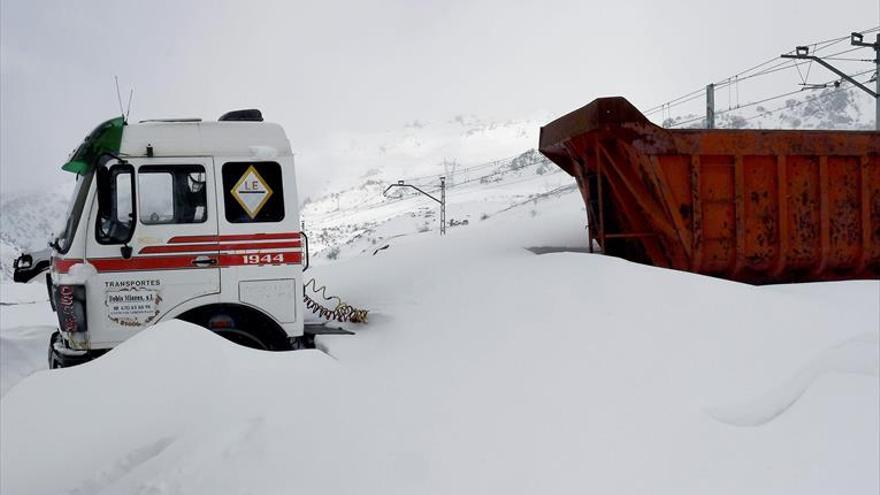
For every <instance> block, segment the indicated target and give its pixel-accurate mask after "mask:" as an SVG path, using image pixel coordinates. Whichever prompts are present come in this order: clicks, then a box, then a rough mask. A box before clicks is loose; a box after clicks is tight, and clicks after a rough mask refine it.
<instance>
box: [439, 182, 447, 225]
mask: <svg viewBox="0 0 880 495" xmlns="http://www.w3.org/2000/svg"><path fill="white" fill-rule="evenodd" d="M440 235H446V177H440Z"/></svg>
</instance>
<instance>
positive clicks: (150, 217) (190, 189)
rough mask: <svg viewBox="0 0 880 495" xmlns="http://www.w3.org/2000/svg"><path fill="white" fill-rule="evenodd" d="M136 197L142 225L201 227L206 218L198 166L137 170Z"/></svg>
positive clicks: (202, 172)
mask: <svg viewBox="0 0 880 495" xmlns="http://www.w3.org/2000/svg"><path fill="white" fill-rule="evenodd" d="M138 196H139V198H140V200H139V203H140V204H139V210H140V220H141V223H142V224H144V225H156V224H180V223H201V222H204V221H205V220H207V217H208V215H207V213H208V212H207V203H208V201H207V193H206V191H205V168H204V167H202V166H201V165H144V166H142V167H141V168H140V169H139V170H138Z"/></svg>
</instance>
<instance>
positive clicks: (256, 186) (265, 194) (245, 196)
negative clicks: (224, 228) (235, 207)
mask: <svg viewBox="0 0 880 495" xmlns="http://www.w3.org/2000/svg"><path fill="white" fill-rule="evenodd" d="M230 193H232V197H234V198H235V200H236V201H238V204H240V205H241V207H242V208H244V211H245V212H247V214H248V215H249V216H250V217H251V218H252V219H253V218H254V217H256V216H257V213H259V212H260V210H261V209H262V208H263V205H265V204H266V201H269V197H271V196H272V188H271V187H269V184H267V183H266V181H265V180H264V179H263V177H262V176H260V173H259V172H257V169H255V168H254V166H253V165H251V166H250V167H248V169H247V170H245V171H244V174H242V176H241V179H238V182H236V183H235V186H234V187H233V188H232V191H230Z"/></svg>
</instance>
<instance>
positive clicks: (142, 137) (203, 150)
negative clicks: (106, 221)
mask: <svg viewBox="0 0 880 495" xmlns="http://www.w3.org/2000/svg"><path fill="white" fill-rule="evenodd" d="M148 145H149V146H151V147H152V148H153V156H207V155H240V156H255V155H256V156H272V155H290V154H291V150H290V142H289V141H288V140H287V136H286V135H285V134H284V129H282V128H281V126H280V125H278V124H273V123H268V122H200V121H149V122H142V123H138V124H129V125H126V126H125V127H124V129H123V133H122V142H121V144H120V147H119V151H120V154H121V155H122V156H143V155H145V154H146V149H147V146H148Z"/></svg>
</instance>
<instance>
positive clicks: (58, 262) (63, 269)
mask: <svg viewBox="0 0 880 495" xmlns="http://www.w3.org/2000/svg"><path fill="white" fill-rule="evenodd" d="M82 262H83V260H81V259H60V258H55V259H53V260H52V270H54V271H56V272H58V273H60V274H65V273H67V272H68V271H70V267H72V266H73V265H75V264H77V263H82Z"/></svg>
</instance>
